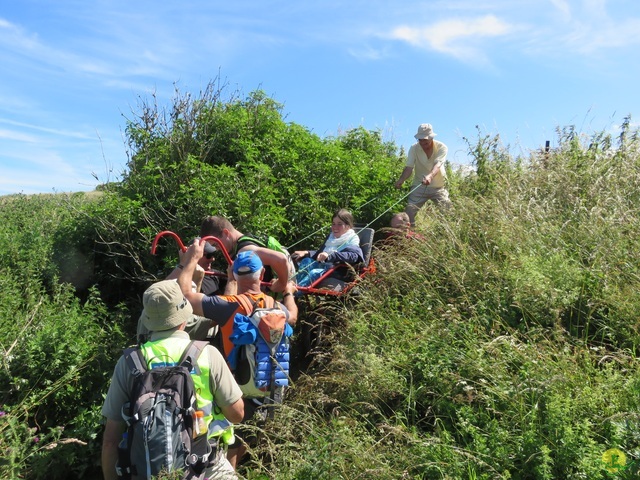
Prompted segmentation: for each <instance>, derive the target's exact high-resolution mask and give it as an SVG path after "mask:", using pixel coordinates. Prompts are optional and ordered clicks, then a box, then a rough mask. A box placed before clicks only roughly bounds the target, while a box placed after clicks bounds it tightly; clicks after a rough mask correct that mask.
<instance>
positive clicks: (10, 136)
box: [0, 128, 38, 143]
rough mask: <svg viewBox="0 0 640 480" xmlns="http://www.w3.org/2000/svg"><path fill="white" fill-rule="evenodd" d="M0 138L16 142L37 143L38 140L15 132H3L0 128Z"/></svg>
mask: <svg viewBox="0 0 640 480" xmlns="http://www.w3.org/2000/svg"><path fill="white" fill-rule="evenodd" d="M0 138H3V139H5V140H15V141H17V142H26V143H37V142H38V138H37V137H35V136H33V135H26V134H24V133H21V132H16V131H15V130H5V129H2V128H0Z"/></svg>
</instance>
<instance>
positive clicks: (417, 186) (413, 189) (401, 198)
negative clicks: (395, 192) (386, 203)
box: [362, 183, 424, 228]
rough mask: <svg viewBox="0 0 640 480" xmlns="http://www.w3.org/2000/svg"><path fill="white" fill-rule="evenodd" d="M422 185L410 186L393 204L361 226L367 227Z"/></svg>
mask: <svg viewBox="0 0 640 480" xmlns="http://www.w3.org/2000/svg"><path fill="white" fill-rule="evenodd" d="M423 186H424V185H422V184H421V183H420V184H418V185H416V186H415V187H414V188H412V189H411V190H409V193H407V194H406V195H404V196H402V197H400V199H399V200H398V201H397V202H396V203H394V204H393V205H391V206H390V207H389V208H387V209H386V210H385V211H384V212H382V213H381V214H380V215H378V216H377V217H376V218H374V219H373V220H371V221H370V222H369V223H367V224H366V225H365V226H364V227H362V228H369V227H370V226H371V225H372V224H373V223H374V222H375V221H376V220H379V219H380V218H382V217H383V216H384V215H385V214H386V213H387V212H389V211H390V210H392V209H393V208H394V207H395V206H396V205H397V204H399V203H400V202H402V201H403V200H404V199H405V198H407V197H408V196H409V195H411V194H412V193H413V192H415V191H416V190H417V189H418V188H420V187H423ZM365 205H366V204H365Z"/></svg>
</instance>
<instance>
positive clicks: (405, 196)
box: [285, 183, 424, 250]
mask: <svg viewBox="0 0 640 480" xmlns="http://www.w3.org/2000/svg"><path fill="white" fill-rule="evenodd" d="M423 186H424V185H422V184H421V183H420V184H418V185H416V186H415V187H414V188H412V189H411V190H409V193H407V194H406V195H403V196H402V197H400V199H399V200H398V201H397V202H396V203H394V204H393V205H391V206H390V207H389V208H387V209H386V210H385V211H384V212H382V213H381V214H380V215H378V216H377V217H376V218H374V219H373V220H371V221H370V222H369V223H367V224H366V225H365V226H364V227H362V228H369V227H370V226H371V225H372V224H373V223H374V222H376V220H379V219H380V218H382V217H383V216H384V215H385V214H386V213H387V212H389V211H390V210H392V209H393V208H394V207H395V206H396V205H398V204H399V203H400V202H402V201H403V200H404V199H405V198H407V197H408V196H409V195H411V194H412V193H413V192H415V191H416V190H417V189H418V188H420V187H423ZM381 196H382V194H380V195H376V196H375V197H373V198H372V199H371V200H369V201H368V202H366V203H364V204H362V205H360V206H359V207H358V210H361V209H362V208H363V207H364V206H366V205H368V204H370V203H371V202H373V201H374V200H377V199H379V198H380V197H381ZM326 228H327V227H321V228H319V229H318V230H316V231H315V232H313V233H310V234H309V235H307V236H306V237H304V238H303V239H301V240H298V241H297V242H295V243H292V244H291V245H289V246H288V247H285V248H286V249H287V250H289V249H291V248H293V247H295V246H296V245H298V244H300V243H302V242H304V241H305V240H307V239H308V238H311V237H313V236H314V235H316V234H318V233H320V232H322V231H323V230H325V229H326Z"/></svg>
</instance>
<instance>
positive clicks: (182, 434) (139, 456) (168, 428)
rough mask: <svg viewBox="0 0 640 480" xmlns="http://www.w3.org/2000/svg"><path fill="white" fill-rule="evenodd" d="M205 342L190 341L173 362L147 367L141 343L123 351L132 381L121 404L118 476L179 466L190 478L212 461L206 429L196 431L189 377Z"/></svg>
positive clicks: (145, 475)
mask: <svg viewBox="0 0 640 480" xmlns="http://www.w3.org/2000/svg"><path fill="white" fill-rule="evenodd" d="M206 345H207V342H202V341H192V342H190V343H189V345H188V346H187V348H186V349H185V351H184V352H183V354H182V357H181V358H180V361H179V362H178V364H177V365H173V364H169V365H163V366H160V367H157V368H152V369H148V368H147V361H146V359H145V358H144V356H143V355H142V351H141V349H140V347H132V348H127V349H125V351H124V353H123V355H124V357H125V359H126V362H127V365H128V366H129V368H130V371H131V374H132V375H133V376H134V377H135V379H134V383H133V389H132V391H131V393H130V396H129V401H128V402H127V403H125V404H124V405H123V406H122V418H123V419H124V421H125V423H126V424H127V430H126V433H125V435H123V441H122V442H121V444H120V446H119V449H118V464H117V467H116V470H117V472H118V475H119V476H120V477H122V478H125V479H127V478H131V475H134V476H138V478H146V479H150V478H151V477H152V476H155V475H158V473H160V472H161V471H165V472H171V471H175V470H184V475H183V477H182V478H183V479H194V478H198V477H199V476H201V475H202V474H203V473H204V469H205V467H207V466H208V464H209V461H210V460H213V454H212V448H211V446H210V445H209V442H208V439H207V431H206V428H202V430H204V431H202V432H200V431H199V428H198V427H197V420H195V419H196V411H197V404H196V403H197V402H196V395H195V389H194V384H193V378H192V377H191V372H192V370H193V369H194V368H196V369H197V361H198V357H199V356H200V354H201V353H202V350H203V349H204V347H205V346H206ZM194 430H196V432H197V434H196V435H195V436H194ZM210 457H211V458H210Z"/></svg>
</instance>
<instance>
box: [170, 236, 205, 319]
mask: <svg viewBox="0 0 640 480" xmlns="http://www.w3.org/2000/svg"><path fill="white" fill-rule="evenodd" d="M203 253H204V245H202V244H201V242H200V241H196V242H193V243H192V244H191V245H190V246H189V248H187V251H186V252H184V254H183V255H182V257H181V262H182V263H181V264H180V265H178V266H177V267H176V269H175V270H178V272H177V273H178V276H177V280H178V285H180V290H182V294H183V295H184V296H185V298H186V299H187V300H188V301H189V303H190V304H191V307H192V308H193V313H194V314H196V315H200V316H203V315H204V312H203V311H202V299H203V298H204V294H203V293H200V292H194V291H193V290H192V288H191V279H192V278H193V274H194V272H195V270H196V266H197V265H198V260H200V258H202V255H203ZM180 267H182V268H180ZM172 273H173V272H172Z"/></svg>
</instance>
